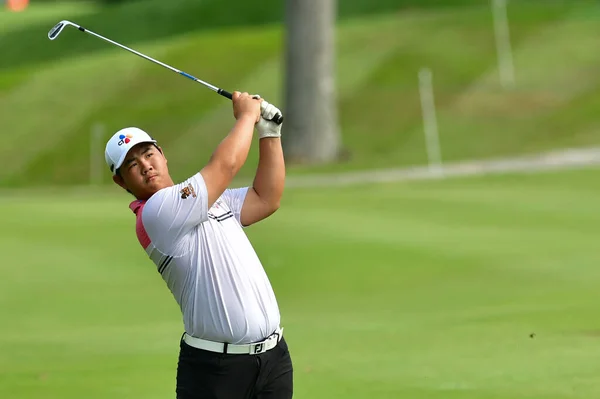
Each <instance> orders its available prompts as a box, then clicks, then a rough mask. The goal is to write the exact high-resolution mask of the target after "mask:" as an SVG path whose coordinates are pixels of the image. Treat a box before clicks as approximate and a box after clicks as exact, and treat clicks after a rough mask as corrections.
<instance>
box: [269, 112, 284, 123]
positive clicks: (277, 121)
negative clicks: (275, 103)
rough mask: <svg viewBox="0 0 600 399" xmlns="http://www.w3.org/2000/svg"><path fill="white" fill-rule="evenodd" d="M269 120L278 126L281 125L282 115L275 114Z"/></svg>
mask: <svg viewBox="0 0 600 399" xmlns="http://www.w3.org/2000/svg"><path fill="white" fill-rule="evenodd" d="M271 120H272V121H273V122H275V123H277V124H278V125H281V124H282V123H283V115H281V114H276V115H275V116H274V117H273V118H271Z"/></svg>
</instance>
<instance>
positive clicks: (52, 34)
mask: <svg viewBox="0 0 600 399" xmlns="http://www.w3.org/2000/svg"><path fill="white" fill-rule="evenodd" d="M66 26H73V27H75V28H77V29H78V30H80V31H81V32H85V33H89V34H90V35H92V36H96V37H98V38H100V39H102V40H104V41H107V42H109V43H111V44H114V45H115V46H119V47H121V48H122V49H125V50H127V51H130V52H132V53H133V54H136V55H139V56H140V57H142V58H144V59H146V60H148V61H152V62H154V63H155V64H158V65H161V66H163V67H165V68H167V69H170V70H171V71H173V72H176V73H178V74H180V75H183V76H185V77H186V78H189V79H192V80H193V81H195V82H198V83H201V84H203V85H204V86H206V87H208V88H209V89H211V90H213V91H215V92H217V93H218V94H220V95H222V96H223V97H227V98H228V99H230V100H231V99H232V95H231V93H230V92H228V91H226V90H223V89H220V88H218V87H216V86H213V85H211V84H210V83H207V82H204V81H202V80H200V79H198V78H196V77H194V76H192V75H190V74H189V73H185V72H183V71H180V70H179V69H176V68H173V67H172V66H169V65H167V64H164V63H162V62H160V61H157V60H155V59H154V58H151V57H148V56H147V55H144V54H142V53H140V52H138V51H135V50H133V49H130V48H129V47H126V46H123V45H122V44H119V43H117V42H115V41H113V40H110V39H107V38H106V37H104V36H101V35H99V34H97V33H94V32H92V31H90V30H88V29H85V28H83V27H81V26H79V25H77V24H75V23H73V22H71V21H66V20H63V21H60V22H59V23H57V24H56V25H54V27H53V28H52V29H50V31H49V32H48V39H50V40H54V39H56V38H57V37H58V35H60V33H61V32H62V31H63V29H64V28H65V27H66ZM271 121H273V122H275V123H277V124H278V125H280V124H281V123H282V122H283V116H282V115H281V114H280V113H278V114H276V115H275V116H274V117H273V118H272V119H271Z"/></svg>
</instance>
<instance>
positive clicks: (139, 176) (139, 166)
mask: <svg viewBox="0 0 600 399" xmlns="http://www.w3.org/2000/svg"><path fill="white" fill-rule="evenodd" d="M119 175H120V176H119ZM119 175H117V176H114V178H113V180H114V181H115V182H116V183H117V184H119V185H120V186H121V187H123V188H124V189H126V190H129V191H130V192H131V193H132V194H133V195H134V196H135V197H136V198H138V199H148V198H150V197H151V196H152V194H154V193H155V192H157V191H158V190H160V189H162V188H165V187H169V186H172V185H173V181H172V180H171V177H170V176H169V169H168V167H167V159H166V158H165V157H164V155H163V153H162V152H161V151H160V150H159V149H158V148H156V146H155V145H154V144H152V143H140V144H137V145H136V146H134V147H133V148H132V149H131V150H129V152H128V153H127V156H126V157H125V160H124V161H123V165H121V168H120V169H119Z"/></svg>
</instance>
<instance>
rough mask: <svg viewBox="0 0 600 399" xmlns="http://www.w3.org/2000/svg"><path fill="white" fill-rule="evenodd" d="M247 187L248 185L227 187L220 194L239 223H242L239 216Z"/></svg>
mask: <svg viewBox="0 0 600 399" xmlns="http://www.w3.org/2000/svg"><path fill="white" fill-rule="evenodd" d="M248 189H249V187H242V188H228V189H227V190H225V191H224V192H223V194H222V195H221V199H222V200H223V201H225V203H226V204H227V206H228V207H229V209H230V210H231V212H232V213H233V215H234V216H235V218H236V220H237V221H238V222H239V223H240V224H242V221H241V220H240V217H241V214H242V207H243V206H244V200H245V199H246V194H248Z"/></svg>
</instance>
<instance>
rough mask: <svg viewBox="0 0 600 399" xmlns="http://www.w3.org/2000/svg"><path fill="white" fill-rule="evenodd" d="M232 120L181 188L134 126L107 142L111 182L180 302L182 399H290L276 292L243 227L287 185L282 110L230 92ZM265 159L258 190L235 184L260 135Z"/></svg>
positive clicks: (262, 214)
mask: <svg viewBox="0 0 600 399" xmlns="http://www.w3.org/2000/svg"><path fill="white" fill-rule="evenodd" d="M232 101H233V115H234V118H235V123H234V125H233V127H232V128H231V130H230V131H229V133H228V135H227V136H226V137H225V138H224V139H223V140H222V141H221V142H220V144H219V145H218V146H217V147H216V149H215V150H214V152H213V153H212V156H211V158H210V160H209V161H208V163H207V164H206V165H205V166H204V167H203V168H202V169H200V170H199V171H198V172H197V173H195V174H194V175H192V176H191V177H189V178H188V179H187V180H185V181H183V182H181V183H178V184H175V183H174V182H173V180H172V178H171V177H170V175H169V169H168V164H167V158H166V157H165V154H164V153H163V150H162V148H161V147H160V146H159V145H158V144H157V142H156V141H155V140H154V139H153V138H152V137H150V136H149V135H148V134H147V133H146V132H144V131H142V130H141V129H138V128H135V127H128V128H125V129H122V130H119V131H118V132H117V133H115V134H114V135H113V136H112V137H111V138H110V140H109V141H108V143H107V144H106V152H105V157H106V162H107V164H108V167H109V168H110V170H111V171H112V173H113V180H114V181H115V183H117V184H118V185H119V186H121V187H122V188H123V189H125V190H127V191H128V192H129V193H131V194H132V195H133V196H134V197H135V198H136V199H135V200H134V201H133V202H131V204H130V205H129V207H130V209H131V210H132V211H133V213H134V214H135V217H136V225H135V230H136V233H137V238H138V241H139V243H140V244H141V246H142V247H143V248H144V250H145V251H146V254H147V255H148V257H149V258H150V259H151V260H152V261H153V262H154V264H155V265H156V268H157V270H158V272H159V273H160V275H161V277H162V279H163V280H164V281H165V283H166V284H167V286H168V288H169V290H170V291H171V292H172V294H173V296H174V298H175V300H176V301H177V303H178V304H179V307H180V309H181V313H182V316H183V323H184V328H185V333H184V334H183V336H182V337H181V341H180V352H179V360H178V367H177V381H176V393H177V398H179V399H191V398H194V399H204V398H207V399H208V398H211V399H213V398H214V399H229V398H231V399H245V398H256V399H287V398H291V397H292V391H293V389H292V388H293V377H292V375H293V368H292V360H291V357H290V353H289V351H288V347H287V344H286V342H285V339H284V336H283V328H282V326H281V325H280V315H279V308H278V304H277V300H276V298H275V294H274V293H273V288H272V287H271V284H270V282H269V279H268V277H267V275H266V273H265V270H264V269H263V266H262V264H261V261H260V259H259V258H258V256H257V254H256V252H255V251H254V249H253V247H252V245H251V243H250V242H249V240H248V238H247V236H246V234H245V232H244V227H246V226H250V225H252V224H253V223H256V222H258V221H260V220H262V219H265V218H266V217H268V216H270V215H271V214H273V213H274V212H275V211H276V210H277V208H278V207H279V201H280V199H281V196H282V193H283V187H284V180H285V166H284V159H283V151H282V148H281V139H280V137H281V125H277V124H275V123H274V122H271V121H269V119H271V118H272V117H273V116H274V115H275V114H276V113H277V112H279V110H278V109H277V108H276V107H275V106H273V105H272V104H269V103H268V102H266V101H264V100H263V99H261V98H260V97H259V96H253V95H249V94H248V93H240V92H235V93H233V98H232ZM255 129H256V131H257V133H258V136H259V152H260V154H259V155H260V157H259V162H258V168H257V171H256V176H255V178H254V181H253V184H252V187H243V188H234V189H233V188H228V186H229V184H230V183H231V181H232V179H233V177H234V176H235V175H236V173H237V172H238V171H239V170H240V168H241V167H242V165H243V164H244V162H245V161H246V158H247V155H248V152H249V150H250V146H251V143H252V138H253V134H254V131H255Z"/></svg>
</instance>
